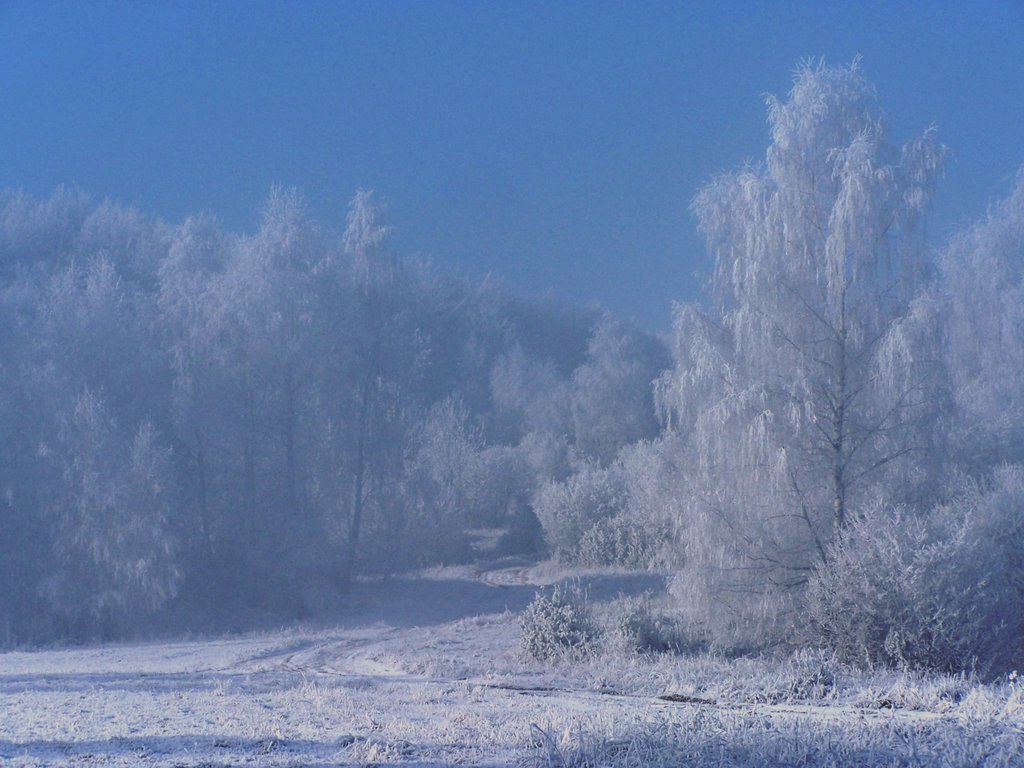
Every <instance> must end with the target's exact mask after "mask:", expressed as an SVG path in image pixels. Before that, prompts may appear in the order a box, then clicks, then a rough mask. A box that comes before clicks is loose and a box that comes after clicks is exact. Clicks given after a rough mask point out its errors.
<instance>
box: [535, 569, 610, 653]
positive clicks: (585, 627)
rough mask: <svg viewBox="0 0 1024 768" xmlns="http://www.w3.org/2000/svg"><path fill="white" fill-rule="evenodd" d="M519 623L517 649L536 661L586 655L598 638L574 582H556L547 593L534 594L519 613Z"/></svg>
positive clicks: (588, 611) (583, 597)
mask: <svg viewBox="0 0 1024 768" xmlns="http://www.w3.org/2000/svg"><path fill="white" fill-rule="evenodd" d="M519 625H520V627H521V628H522V636H521V638H520V648H521V649H522V651H523V653H525V654H526V655H527V656H531V657H533V658H535V659H540V660H545V659H551V658H556V657H559V656H565V655H568V656H571V657H578V656H583V655H586V654H587V653H588V652H589V651H590V650H591V648H592V646H593V644H594V641H595V640H596V639H597V637H598V631H597V628H596V627H595V625H594V622H593V619H592V618H591V615H590V610H589V608H588V606H587V601H586V596H585V595H584V594H583V592H582V590H581V589H580V587H579V585H578V584H573V585H568V586H567V585H558V586H556V587H555V588H554V590H553V591H552V592H551V594H550V595H545V594H542V593H537V595H536V596H535V597H534V598H533V601H532V602H531V603H530V604H529V605H528V606H526V609H525V610H524V611H523V613H522V616H520V618H519Z"/></svg>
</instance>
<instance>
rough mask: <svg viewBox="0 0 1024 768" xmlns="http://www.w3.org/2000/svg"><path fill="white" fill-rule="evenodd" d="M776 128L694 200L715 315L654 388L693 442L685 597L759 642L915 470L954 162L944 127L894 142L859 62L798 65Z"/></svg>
mask: <svg viewBox="0 0 1024 768" xmlns="http://www.w3.org/2000/svg"><path fill="white" fill-rule="evenodd" d="M768 118H769V125H770V130H771V143H770V145H769V147H768V151H767V156H766V159H765V162H764V164H763V165H760V166H746V167H743V168H741V169H740V170H738V171H734V172H730V173H725V174H722V175H720V176H717V177H715V178H714V179H713V180H712V181H710V182H709V183H708V184H707V185H706V186H705V187H704V188H703V189H702V190H701V191H700V192H699V194H698V195H697V196H696V198H695V199H694V201H693V211H694V213H695V215H696V217H697V220H698V223H699V226H700V230H701V232H702V233H703V234H704V236H705V238H706V240H707V244H708V248H709V250H710V251H711V254H712V255H713V256H714V258H715V269H714V276H713V291H714V297H713V298H714V306H713V309H712V310H711V311H710V312H702V311H700V310H698V309H696V308H694V307H682V308H680V309H679V310H678V312H677V317H676V328H675V340H674V349H673V352H674V356H675V367H674V368H673V369H672V370H671V371H670V372H669V373H667V374H666V375H665V376H664V377H662V379H661V380H660V382H659V388H658V392H659V402H660V405H661V410H662V413H663V415H664V417H665V418H666V420H667V421H669V423H670V424H671V425H672V426H673V428H675V429H678V430H680V431H681V432H682V433H683V434H684V435H686V436H687V437H688V439H689V441H690V446H691V455H690V461H689V472H690V475H691V476H690V477H689V478H688V479H689V481H690V482H691V483H692V485H693V493H692V495H691V497H690V498H689V499H688V501H687V504H686V506H685V510H684V512H683V514H684V515H685V520H684V525H685V528H686V534H685V542H686V552H685V557H686V562H687V563H688V566H687V569H686V573H685V574H684V575H683V576H682V577H681V578H680V579H679V580H678V582H677V586H678V589H679V590H680V591H681V592H682V593H685V594H686V602H687V604H688V605H691V606H694V607H697V608H698V609H701V608H702V609H703V613H704V615H705V616H709V615H712V614H717V615H718V616H719V617H720V618H724V619H725V622H724V623H725V624H727V625H730V626H731V627H733V628H734V629H738V631H740V632H741V633H742V634H746V635H747V636H748V637H749V636H758V635H760V634H761V633H762V632H764V631H768V630H769V628H770V625H771V624H772V622H773V621H775V620H776V619H777V618H778V616H779V615H780V614H779V611H780V606H783V605H785V604H786V602H787V601H788V599H789V597H788V596H792V595H794V594H796V593H797V592H798V591H799V590H798V588H799V587H800V586H801V585H802V584H804V583H805V582H806V579H807V573H808V572H809V569H810V568H811V567H812V565H813V564H814V563H815V562H816V561H817V560H819V559H822V558H826V557H827V551H828V550H827V547H828V543H829V542H830V541H831V539H832V538H833V537H835V536H836V535H837V533H838V532H839V531H841V530H842V529H843V528H844V526H845V525H846V521H847V517H848V514H849V509H850V508H851V507H852V506H855V505H857V504H858V503H860V501H861V500H863V499H865V498H867V497H868V496H870V495H872V494H873V493H876V492H879V489H880V488H881V487H882V486H883V485H884V484H885V482H886V480H885V478H886V477H891V476H893V475H895V474H897V473H898V474H900V476H901V477H902V478H903V479H907V478H909V477H911V476H912V475H913V474H914V471H915V470H916V469H917V468H912V467H911V466H910V462H909V460H910V459H912V458H913V457H914V456H915V452H916V451H918V450H919V449H921V448H922V447H923V446H922V445H921V440H922V439H924V438H923V436H922V433H921V430H920V429H919V428H918V427H919V426H920V425H921V424H922V423H923V417H924V416H925V415H926V414H927V413H928V409H929V407H930V406H931V404H932V402H933V401H932V395H931V392H930V390H929V387H928V384H929V381H930V378H929V377H930V376H932V375H933V374H932V373H931V372H929V371H928V370H927V366H928V364H929V363H930V362H931V360H933V359H934V357H935V356H936V353H935V350H934V349H927V347H928V345H929V343H930V341H931V340H930V339H929V338H928V334H927V329H928V328H929V327H931V323H930V322H929V314H930V312H932V311H933V303H932V302H930V301H929V300H928V299H927V298H926V297H921V296H919V295H918V290H919V283H920V277H921V275H922V271H923V266H922V260H921V250H922V241H923V237H922V232H921V222H922V218H923V216H924V214H925V212H926V210H927V208H928V205H929V201H930V199H931V196H932V189H933V187H934V184H935V181H936V178H937V176H938V174H939V173H940V171H941V167H942V162H943V158H944V156H945V149H944V147H942V146H941V145H939V144H937V143H936V141H935V137H934V132H933V131H932V130H928V131H926V132H925V133H924V134H922V135H921V136H920V137H919V138H917V139H915V140H913V141H911V142H909V143H907V144H906V145H904V146H903V147H902V148H900V149H897V148H895V147H893V146H891V145H890V144H889V143H888V141H887V136H886V130H885V126H884V123H883V120H882V116H881V111H880V109H879V106H878V102H877V98H876V94H875V90H874V88H873V86H872V85H871V84H870V83H869V82H868V81H867V80H866V79H865V78H864V76H863V74H862V73H861V71H860V68H859V66H858V64H857V63H856V62H854V64H853V65H851V66H848V67H827V66H824V65H823V64H822V65H810V64H807V65H804V66H801V67H800V68H799V69H798V70H797V73H796V76H795V80H794V85H793V88H792V90H791V91H790V93H789V96H788V98H786V99H776V98H774V97H770V98H769V99H768ZM895 486H896V484H895V483H890V484H889V485H888V486H886V490H889V491H895V490H896V488H895Z"/></svg>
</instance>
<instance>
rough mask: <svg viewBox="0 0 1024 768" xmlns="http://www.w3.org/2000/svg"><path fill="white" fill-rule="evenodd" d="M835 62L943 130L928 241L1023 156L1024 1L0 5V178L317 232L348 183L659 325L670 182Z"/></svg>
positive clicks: (526, 275)
mask: <svg viewBox="0 0 1024 768" xmlns="http://www.w3.org/2000/svg"><path fill="white" fill-rule="evenodd" d="M857 54H861V55H863V67H864V70H865V72H866V73H867V75H868V77H869V78H870V79H871V80H873V81H874V82H875V84H876V85H877V87H878V90H879V93H880V97H881V100H882V104H883V107H884V108H885V109H886V112H887V114H888V116H889V118H890V126H891V127H892V129H893V134H894V138H896V139H905V138H909V137H910V136H911V135H912V134H913V133H916V132H918V131H920V130H921V129H924V128H925V127H927V126H928V125H930V124H933V123H934V124H936V125H937V126H938V128H939V131H940V136H941V137H942V139H943V140H944V141H945V142H946V143H948V144H949V145H950V146H951V147H952V149H953V161H952V163H951V165H950V167H949V169H948V172H947V174H946V179H945V182H944V183H943V185H942V187H941V190H940V199H939V203H938V205H937V208H936V212H935V216H934V218H933V224H932V230H931V231H932V235H933V239H934V240H935V242H937V243H940V242H941V241H942V240H943V239H944V238H946V237H948V235H949V233H951V232H952V231H954V230H955V228H956V227H957V226H958V225H960V224H962V223H963V222H964V221H966V220H968V219H969V218H971V217H976V216H978V215H980V214H982V213H983V212H984V211H985V209H986V206H987V205H988V204H989V203H990V202H992V201H993V200H995V199H997V198H998V197H1000V196H1001V195H1003V194H1005V193H1006V192H1007V191H1008V189H1009V187H1010V183H1011V180H1012V178H1013V176H1014V173H1015V171H1016V169H1017V167H1018V166H1020V165H1021V164H1022V163H1024V1H1022V0H1002V1H1001V2H995V1H993V2H970V3H964V2H943V1H941V0H939V1H936V2H925V1H924V0H921V2H904V3H891V2H890V3H881V2H859V3H850V2H839V3H827V2H808V3H798V2H787V3H782V2H758V3H755V2H705V3H682V2H679V3H632V2H629V3H627V2H621V3H605V2H596V3H587V4H582V3H563V2H544V3H532V2H514V3H513V2H507V3H499V2H457V3H456V2H373V3H363V2H344V3H343V2H332V3H321V2H291V3H284V2H281V3H263V2H202V3H198V2H197V3H190V2H184V1H179V2H164V3H156V2H132V3H128V2H124V3H110V2H106V3H98V2H76V3H58V4H48V3H44V2H40V0H34V1H32V2H22V1H21V0H14V1H11V0H0V187H15V188H22V189H25V190H26V191H29V192H32V193H34V194H37V195H48V194H49V193H50V192H51V191H52V190H53V189H54V188H55V187H56V186H57V185H58V184H61V183H72V184H76V185H77V186H79V187H80V188H82V189H83V190H85V191H87V192H89V193H91V194H92V195H94V196H95V197H97V198H102V197H110V198H113V199H115V200H118V201H120V202H123V203H127V204H132V205H136V206H138V207H139V208H141V209H142V210H144V211H146V212H149V213H154V214H158V215H161V216H163V217H165V218H168V219H170V220H175V221H176V220H180V219H181V218H183V217H184V216H186V215H188V214H189V213H194V212H198V211H210V212H213V213H216V214H217V215H218V216H220V218H221V219H222V220H223V221H224V223H225V224H226V225H227V226H228V227H230V228H233V229H249V228H252V227H253V226H254V224H255V221H256V211H257V210H258V207H259V205H260V203H261V201H262V200H263V198H264V197H265V196H266V194H267V191H268V190H269V188H270V186H271V184H273V183H275V182H280V183H283V184H285V185H293V186H297V187H299V188H300V189H302V190H303V191H304V193H305V194H306V196H307V198H308V201H309V204H310V208H311V210H312V212H313V214H314V215H315V216H316V218H318V219H319V220H320V221H322V222H324V223H326V224H328V225H332V226H336V227H340V226H341V225H342V222H343V219H344V214H345V205H346V202H347V201H348V199H349V198H350V197H351V196H352V193H353V192H354V190H355V189H356V188H357V187H360V186H363V187H370V188H374V189H376V190H377V192H378V194H379V195H380V196H381V197H383V198H384V199H385V200H386V201H387V203H388V205H389V219H390V223H392V224H393V225H394V226H395V227H396V244H397V246H398V247H399V248H400V249H401V250H402V251H405V252H419V253H422V254H425V255H429V256H431V257H433V258H434V259H435V260H436V261H438V262H440V263H442V264H447V265H452V266H453V267H454V268H455V269H456V270H458V271H459V272H463V273H467V274H469V275H471V276H474V277H483V276H484V275H487V274H489V273H490V274H493V275H494V276H496V277H498V278H500V279H501V280H502V281H504V282H505V283H506V284H507V285H508V286H509V287H510V288H512V289H513V290H514V291H516V292H518V293H528V294H541V295H552V296H556V297H564V298H566V299H569V300H571V301H575V302H591V301H596V302H599V303H601V304H602V305H604V306H606V307H608V308H610V309H612V310H613V311H615V312H617V313H619V314H621V315H625V316H628V317H633V318H635V319H636V320H638V321H639V322H640V323H641V324H643V325H644V326H646V327H649V328H664V327H667V326H668V324H669V321H670V306H671V302H672V300H674V299H684V300H685V299H691V298H694V297H695V296H697V295H698V292H699V283H698V281H697V280H696V279H695V278H694V274H695V273H696V272H700V271H702V270H703V271H706V270H707V268H708V262H707V258H706V257H705V256H704V253H703V248H702V246H701V242H700V240H699V238H698V237H697V234H696V231H695V226H694V223H693V220H692V218H691V216H690V215H689V213H688V210H687V208H688V205H689V201H690V199H691V198H692V196H693V194H694V193H695V192H696V190H697V189H698V188H699V186H700V185H701V183H702V182H703V181H705V180H706V179H707V178H708V177H709V176H711V175H712V174H713V173H715V172H717V171H720V170H726V169H729V168H732V167H734V166H736V165H738V164H739V163H741V162H742V161H743V160H745V159H758V158H760V157H761V156H762V155H763V152H764V148H765V145H766V141H767V132H766V126H765V111H764V104H763V95H764V94H765V93H784V92H785V91H786V90H787V89H788V87H789V84H790V78H791V73H792V70H793V67H794V66H795V65H796V63H797V62H798V61H800V60H801V59H804V58H807V57H811V56H814V57H820V56H824V57H825V58H826V60H827V61H829V62H832V63H844V62H848V61H849V60H850V59H851V58H852V57H853V56H855V55H857Z"/></svg>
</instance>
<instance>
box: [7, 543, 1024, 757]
mask: <svg viewBox="0 0 1024 768" xmlns="http://www.w3.org/2000/svg"><path fill="white" fill-rule="evenodd" d="M501 565H502V567H494V568H492V569H489V570H484V571H481V570H479V569H472V568H468V567H467V568H459V569H446V570H442V571H435V572H431V573H427V574H421V575H419V576H417V577H415V578H401V579H399V578H393V579H390V580H388V581H386V582H366V583H361V584H360V585H359V588H358V590H357V591H356V593H355V594H354V595H353V601H352V604H351V605H350V606H349V607H348V608H347V610H346V612H345V617H344V618H343V619H342V620H340V621H338V622H337V623H333V624H332V626H330V627H320V628H317V627H302V628H293V629H285V630H281V631H278V632H272V633H264V634H259V635H253V636H246V637H231V638H219V639H211V640H203V641H190V642H172V643H144V644H132V645H112V646H103V647H97V648H86V649H71V650H55V651H39V652H13V653H7V654H0V765H2V766H93V765H96V766H134V765H144V766H182V767H184V766H206V767H212V766H228V765H254V766H334V765H350V764H356V765H363V764H402V765H453V764H457V765H463V764H473V765H507V764H517V765H519V764H523V763H526V764H537V765H559V766H563V767H565V768H567V766H569V765H581V766H582V765H599V764H608V765H647V764H663V765H672V764H676V765H678V764H693V765H772V764H779V763H784V764H792V765H811V764H813V765H849V764H878V765H892V764H897V765H898V764H904V765H964V766H968V765H982V764H984V765H1024V758H1021V755H1022V754H1024V735H1022V730H1024V695H1022V693H1021V691H1019V690H1018V689H1017V687H1016V686H1017V684H1016V682H1013V681H1007V683H1006V684H1004V685H1003V686H999V687H991V686H990V687H984V688H982V687H975V688H974V689H970V690H968V689H967V688H966V687H965V688H964V689H963V690H960V689H958V688H957V684H956V683H955V682H954V683H947V684H945V685H940V684H936V683H928V684H927V685H926V684H925V681H919V682H920V685H919V686H918V685H917V683H915V681H914V680H908V679H906V678H899V679H897V678H892V679H885V680H884V685H885V686H886V687H885V688H884V689H883V688H878V689H877V690H874V689H871V688H870V686H867V684H866V683H859V684H858V686H854V688H855V690H854V689H853V688H851V692H849V693H844V694H840V693H837V692H832V693H830V694H829V696H830V697H831V698H829V699H828V700H808V701H800V700H796V699H794V698H793V696H792V695H789V696H787V695H786V692H787V691H790V692H792V691H793V690H796V688H794V683H793V681H794V680H798V679H799V676H800V674H802V672H801V667H800V665H799V664H797V665H796V666H793V667H791V668H786V669H784V670H782V671H781V672H778V671H771V670H768V671H766V667H765V666H764V664H761V665H760V666H759V662H724V661H721V660H718V661H715V660H710V659H704V660H682V659H678V658H672V657H669V658H660V659H646V658H642V657H636V658H632V659H619V660H615V659H612V658H611V657H609V656H603V657H598V658H596V659H592V660H590V661H587V662H583V663H580V664H574V665H573V664H566V663H563V664H560V665H555V666H554V667H551V666H545V665H542V664H539V663H537V662H529V661H526V660H523V659H522V658H520V656H519V654H518V652H517V644H518V634H519V629H518V621H517V617H516V614H517V613H518V611H520V610H521V609H522V608H523V607H525V606H526V604H527V603H528V602H529V601H530V599H531V598H532V597H533V595H534V593H535V591H536V590H537V588H538V587H539V586H542V585H545V584H550V583H551V582H552V581H553V580H554V576H547V577H545V575H544V571H543V569H538V568H530V567H528V566H526V565H523V564H509V563H504V564H501ZM584 582H585V584H586V586H587V587H588V589H589V593H590V598H591V600H592V601H594V602H595V603H597V604H601V603H602V602H607V601H609V600H611V599H613V598H615V597H616V596H617V595H619V594H620V593H621V594H636V593H639V592H642V591H657V590H659V589H662V588H663V585H662V583H661V580H660V579H659V578H658V577H657V576H653V575H633V576H630V575H612V574H605V575H601V574H596V575H591V576H590V577H587V578H585V579H584ZM879 684H881V683H879ZM962 685H963V686H966V683H963V684H962ZM866 686H867V687H866ZM915 686H916V687H915ZM773 692H774V693H773ZM780 692H781V693H780ZM972 697H973V698H972ZM812 698H813V697H812ZM819 698H820V697H819ZM667 699H674V700H667Z"/></svg>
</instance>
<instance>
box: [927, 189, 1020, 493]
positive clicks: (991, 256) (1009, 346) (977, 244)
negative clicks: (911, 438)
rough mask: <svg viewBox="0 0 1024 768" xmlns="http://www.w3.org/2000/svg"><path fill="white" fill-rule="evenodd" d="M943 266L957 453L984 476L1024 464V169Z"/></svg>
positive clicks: (963, 462) (960, 238) (964, 463)
mask: <svg viewBox="0 0 1024 768" xmlns="http://www.w3.org/2000/svg"><path fill="white" fill-rule="evenodd" d="M941 268H942V283H943V285H942V291H943V295H944V296H945V297H946V298H947V300H948V302H949V304H948V312H947V322H948V344H947V345H946V352H947V359H948V361H949V370H950V377H951V379H952V386H953V392H954V393H955V401H956V415H955V418H954V422H953V432H952V434H951V443H952V445H951V452H952V454H953V456H954V457H955V459H956V461H957V463H958V464H959V465H960V467H961V468H963V469H965V470H967V471H969V472H971V473H972V474H975V475H979V474H984V473H985V472H987V471H988V470H989V469H990V468H992V467H993V466H996V465H997V464H999V463H1002V462H1016V463H1020V462H1022V461H1024V379H1022V377H1021V371H1022V370H1024V169H1022V170H1021V171H1020V172H1019V173H1018V177H1017V183H1016V186H1015V188H1014V190H1013V192H1012V193H1011V194H1010V196H1009V197H1007V198H1006V199H1005V200H1003V201H1002V202H1001V203H999V205H997V206H996V207H995V208H994V209H993V210H992V211H991V212H990V214H989V215H988V217H987V218H986V219H985V220H984V221H982V222H980V223H978V224H977V225H975V226H973V227H971V228H970V229H968V230H966V231H965V232H963V233H962V234H960V235H959V236H958V237H957V238H955V239H954V241H953V242H952V243H951V245H950V246H949V248H948V249H947V250H946V251H945V253H944V254H943V257H942V260H941Z"/></svg>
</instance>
